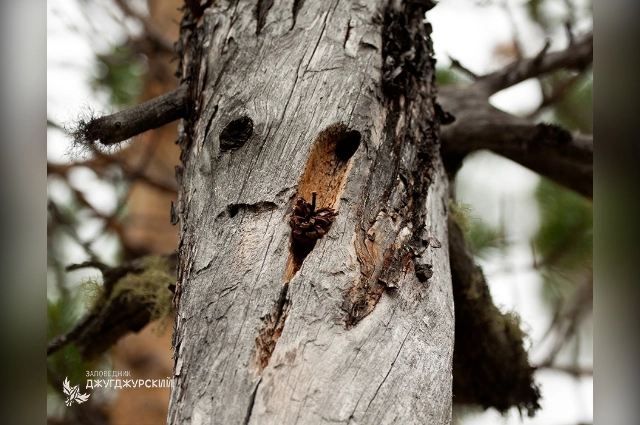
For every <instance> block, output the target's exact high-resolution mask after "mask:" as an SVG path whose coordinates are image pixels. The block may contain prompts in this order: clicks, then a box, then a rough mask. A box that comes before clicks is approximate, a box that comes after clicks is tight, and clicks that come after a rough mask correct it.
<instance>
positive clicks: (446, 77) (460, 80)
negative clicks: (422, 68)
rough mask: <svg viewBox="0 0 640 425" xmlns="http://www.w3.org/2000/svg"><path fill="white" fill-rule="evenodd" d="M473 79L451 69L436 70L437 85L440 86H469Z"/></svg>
mask: <svg viewBox="0 0 640 425" xmlns="http://www.w3.org/2000/svg"><path fill="white" fill-rule="evenodd" d="M470 82H471V79H470V78H469V77H468V76H466V75H465V74H463V73H462V72H460V71H456V70H455V69H451V68H436V83H437V84H438V86H440V87H443V86H449V85H462V84H468V83H470Z"/></svg>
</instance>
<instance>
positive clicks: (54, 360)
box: [47, 292, 94, 391]
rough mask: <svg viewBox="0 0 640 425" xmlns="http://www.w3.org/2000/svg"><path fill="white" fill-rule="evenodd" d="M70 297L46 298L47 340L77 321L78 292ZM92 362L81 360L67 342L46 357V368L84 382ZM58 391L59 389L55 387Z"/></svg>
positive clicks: (79, 295)
mask: <svg viewBox="0 0 640 425" xmlns="http://www.w3.org/2000/svg"><path fill="white" fill-rule="evenodd" d="M76 294H78V295H76V296H74V297H72V298H71V299H68V298H65V297H59V298H58V299H56V300H47V340H48V341H50V340H52V339H53V338H55V337H57V336H59V335H63V334H64V333H66V332H68V331H69V330H70V329H71V328H72V327H73V326H74V325H75V323H76V322H77V321H78V317H77V315H76V314H74V313H73V312H75V311H77V309H76V304H77V303H78V302H80V300H79V299H77V298H78V297H81V294H79V292H76ZM93 366H94V363H93V362H89V363H88V362H83V361H82V360H81V359H80V353H79V352H78V349H77V348H76V347H75V345H73V344H68V345H66V346H65V347H63V348H61V349H60V350H59V351H57V352H55V353H53V354H52V355H50V356H48V357H47V367H48V369H49V370H50V371H51V372H53V373H55V374H56V375H58V376H59V377H61V378H62V377H65V376H66V377H68V378H69V380H70V381H71V382H75V383H84V382H85V381H86V373H85V372H86V371H87V370H91V369H92V367H93ZM57 390H58V391H60V390H61V389H57Z"/></svg>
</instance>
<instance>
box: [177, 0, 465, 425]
mask: <svg viewBox="0 0 640 425" xmlns="http://www.w3.org/2000/svg"><path fill="white" fill-rule="evenodd" d="M398 3H399V2H391V4H387V2H385V1H382V0H380V1H378V2H366V1H340V0H334V1H328V2H320V1H313V2H312V1H294V2H271V1H266V0H262V1H260V2H258V6H257V9H256V2H255V1H253V2H249V1H239V2H234V3H233V4H230V3H227V2H215V4H214V5H212V6H210V7H209V8H207V9H206V10H205V11H204V13H203V15H202V17H201V18H200V19H198V20H196V19H192V18H191V17H190V15H189V12H187V16H186V17H185V20H184V21H183V23H182V28H183V32H182V46H183V48H184V51H183V53H184V56H183V58H182V61H181V71H180V73H181V75H182V77H183V80H185V81H186V82H187V83H188V84H189V87H190V89H189V98H190V99H191V100H192V101H193V110H191V111H188V112H187V116H186V118H185V120H184V121H183V124H182V131H181V136H180V139H179V144H180V146H181V148H182V161H183V164H184V168H183V169H182V168H181V169H179V170H177V173H178V174H179V175H180V176H181V192H180V199H179V203H178V205H177V207H176V209H175V211H176V213H177V215H178V217H179V219H180V222H181V226H182V227H181V242H180V247H179V265H178V284H177V287H176V297H175V303H176V306H177V314H176V325H175V333H174V350H175V353H174V358H175V367H174V381H173V389H172V394H171V401H170V405H169V418H168V423H171V424H185V423H190V424H204V423H221V424H222V423H224V424H233V423H247V424H282V423H286V424H296V423H299V424H309V423H313V424H316V423H328V422H332V423H344V424H347V423H358V424H391V423H430V424H447V423H450V421H451V403H452V395H451V388H452V376H451V368H452V355H453V337H454V336H453V327H454V312H453V296H452V290H451V273H450V269H449V267H450V265H449V257H448V242H447V241H448V236H447V215H448V211H447V209H448V181H447V176H446V173H445V171H444V167H443V165H442V162H441V160H440V156H439V144H438V140H437V133H438V120H437V117H436V114H435V109H434V108H435V106H434V100H433V99H434V93H435V89H434V86H433V76H434V61H433V59H432V58H431V54H432V46H431V42H430V40H429V37H428V36H429V34H428V33H427V28H428V27H426V26H425V25H424V24H423V22H422V21H423V11H422V9H420V7H419V6H418V5H417V4H415V3H407V4H406V5H404V4H403V5H399V4H398ZM243 117H246V118H243ZM239 119H245V120H246V119H250V120H251V122H252V131H251V132H246V131H244V132H243V131H240V132H236V133H234V134H243V135H244V136H243V137H242V138H241V139H243V140H242V143H232V144H233V147H232V148H225V142H224V140H229V138H227V137H222V135H223V133H224V131H225V128H227V127H228V125H229V123H232V122H234V121H235V120H239ZM249 133H250V134H249ZM245 136H246V137H245ZM231 139H232V140H239V139H238V138H237V137H232V138H231ZM227 145H228V144H227ZM314 192H315V193H316V205H315V206H316V207H317V208H331V209H332V210H336V211H337V212H338V215H337V216H335V218H334V221H333V222H332V224H331V226H330V227H328V228H327V230H326V234H322V235H321V237H320V238H319V239H317V241H316V242H315V244H314V245H313V246H312V248H311V249H310V251H309V253H308V254H307V255H306V256H305V257H304V260H303V261H301V262H298V263H296V261H295V258H294V257H295V256H294V254H293V245H292V237H291V233H292V229H291V227H290V225H289V220H290V216H291V213H292V211H293V209H294V206H295V205H296V201H297V199H298V198H303V199H305V200H306V201H307V202H309V201H310V200H311V199H312V196H313V195H312V194H313V193H314ZM435 241H437V242H438V243H436V242H435ZM425 270H429V271H430V274H429V273H426V272H425ZM416 271H417V273H416ZM428 274H429V276H428V277H427V275H428Z"/></svg>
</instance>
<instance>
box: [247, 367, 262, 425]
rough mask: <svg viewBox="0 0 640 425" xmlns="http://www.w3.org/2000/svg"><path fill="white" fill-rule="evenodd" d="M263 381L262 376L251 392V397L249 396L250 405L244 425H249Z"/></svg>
mask: <svg viewBox="0 0 640 425" xmlns="http://www.w3.org/2000/svg"><path fill="white" fill-rule="evenodd" d="M261 383H262V378H260V379H259V380H258V382H257V383H256V386H255V388H254V389H253V391H252V392H251V397H250V398H249V407H248V408H247V416H245V418H244V422H243V424H244V425H247V424H248V423H249V421H250V420H251V414H252V413H253V405H254V404H255V402H256V394H257V393H258V388H259V387H260V384H261Z"/></svg>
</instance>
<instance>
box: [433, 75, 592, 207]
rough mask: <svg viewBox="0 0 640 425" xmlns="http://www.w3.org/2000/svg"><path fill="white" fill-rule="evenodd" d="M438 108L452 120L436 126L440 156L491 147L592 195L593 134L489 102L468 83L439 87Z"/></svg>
mask: <svg viewBox="0 0 640 425" xmlns="http://www.w3.org/2000/svg"><path fill="white" fill-rule="evenodd" d="M439 101H440V103H441V104H442V107H443V108H444V110H446V111H448V112H450V113H452V114H453V115H454V116H455V117H456V121H455V122H454V123H453V124H451V125H448V126H444V127H443V128H442V133H441V140H442V153H443V156H445V157H446V156H450V157H456V158H462V157H464V156H465V155H467V154H469V153H471V152H473V151H476V150H481V149H488V150H491V151H493V152H495V153H497V154H499V155H502V156H504V157H506V158H509V159H511V160H512V161H515V162H517V163H519V164H520V165H523V166H525V167H527V168H529V169H531V170H532V171H535V172H536V173H539V174H541V175H543V176H546V177H548V178H550V179H552V180H554V181H556V182H558V183H560V184H562V185H564V186H566V187H568V188H570V189H573V190H575V191H576V192H578V193H580V194H582V195H583V196H586V197H588V198H592V197H593V136H590V135H581V134H571V133H569V132H568V131H566V130H563V129H562V128H560V127H559V126H556V125H549V124H536V123H534V122H532V121H529V120H527V119H524V118H520V117H517V116H515V115H511V114H508V113H506V112H504V111H501V110H499V109H497V108H495V107H493V106H492V105H490V104H489V102H488V101H487V99H486V98H485V97H484V95H483V94H482V93H478V92H477V91H476V90H475V89H474V85H471V86H469V87H465V88H456V87H444V88H443V89H442V90H441V94H440V95H439Z"/></svg>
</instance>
